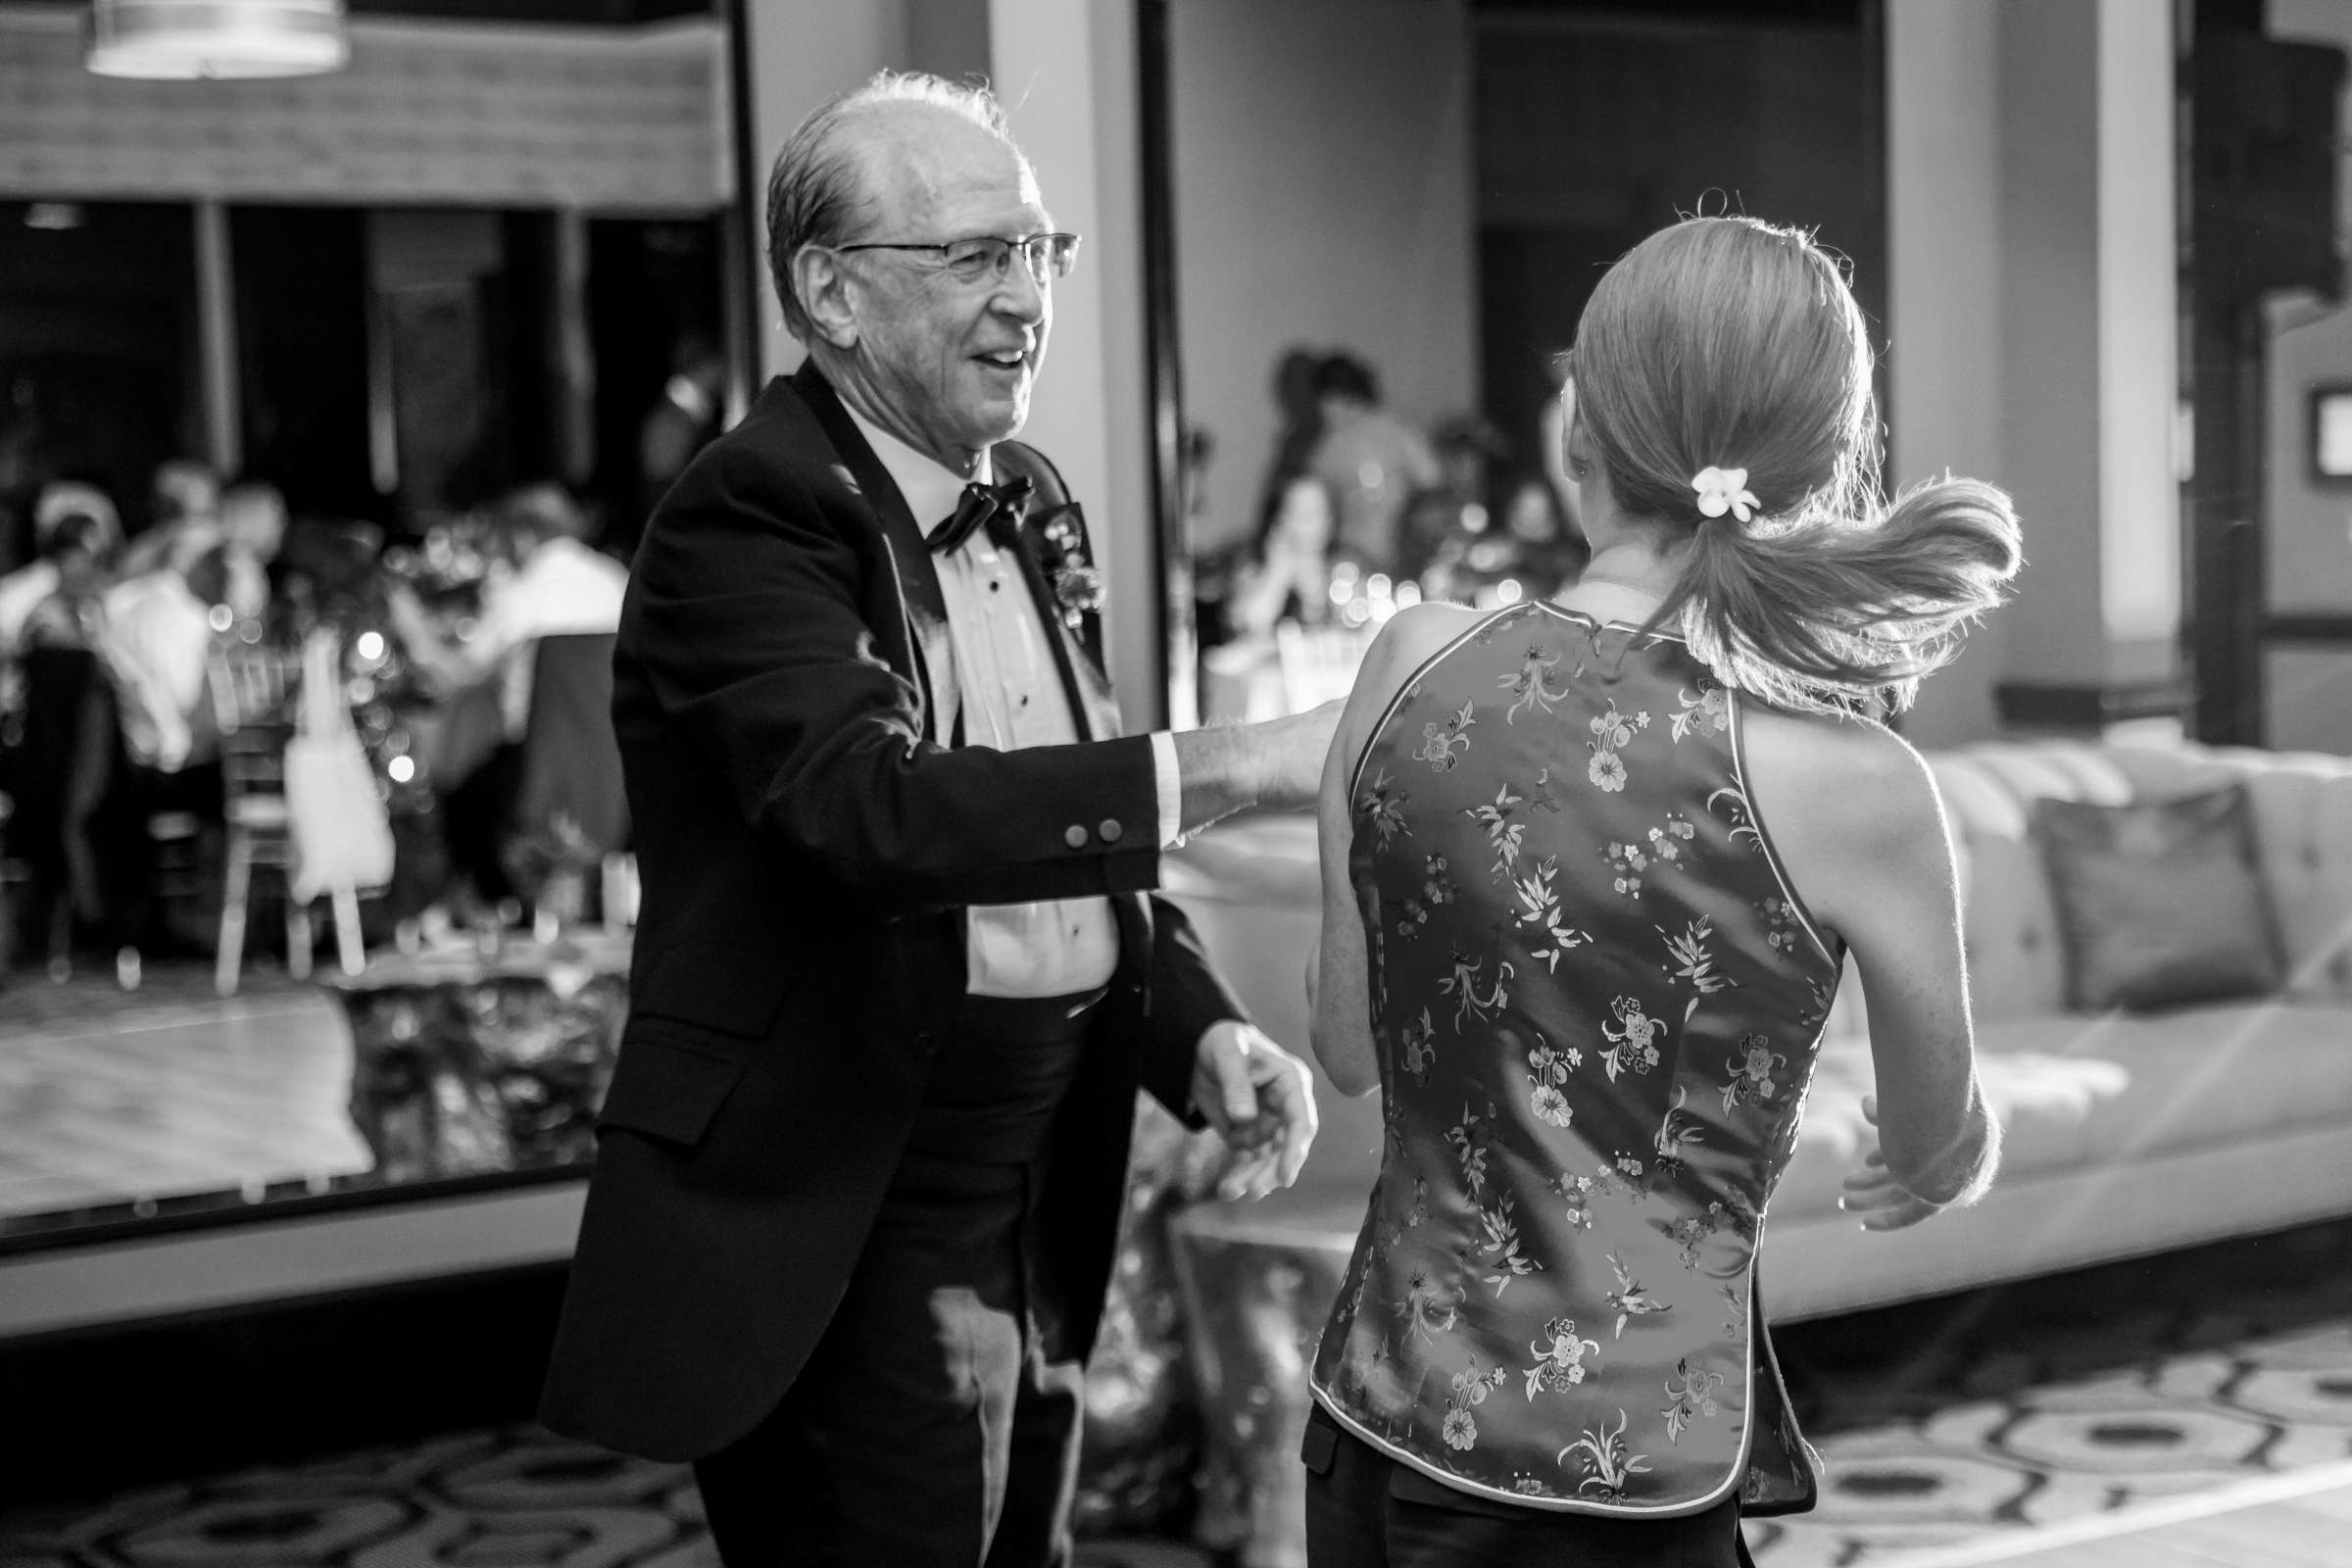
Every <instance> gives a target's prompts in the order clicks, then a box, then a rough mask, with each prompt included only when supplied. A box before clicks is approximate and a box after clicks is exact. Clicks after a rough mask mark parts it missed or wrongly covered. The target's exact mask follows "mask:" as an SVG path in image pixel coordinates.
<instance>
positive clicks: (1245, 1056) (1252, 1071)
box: [1193, 1018, 1315, 1199]
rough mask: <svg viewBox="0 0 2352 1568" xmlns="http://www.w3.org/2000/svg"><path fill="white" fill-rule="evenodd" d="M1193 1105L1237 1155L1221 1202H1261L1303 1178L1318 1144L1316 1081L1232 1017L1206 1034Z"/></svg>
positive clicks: (1221, 1184) (1221, 1188)
mask: <svg viewBox="0 0 2352 1568" xmlns="http://www.w3.org/2000/svg"><path fill="white" fill-rule="evenodd" d="M1193 1104H1194V1105H1195V1106H1197V1107H1198V1108H1199V1109H1200V1111H1201V1115H1203V1116H1205V1117H1207V1118H1208V1124H1209V1125H1210V1126H1211V1127H1214V1128H1215V1129H1216V1130H1217V1132H1218V1133H1219V1134H1220V1135H1221V1136H1222V1137H1223V1138H1224V1140H1225V1147H1226V1148H1227V1149H1228V1150H1229V1151H1230V1152H1231V1153H1230V1158H1229V1160H1228V1163H1227V1165H1226V1167H1225V1174H1224V1175H1223V1176H1221V1177H1219V1178H1218V1179H1217V1196H1218V1197H1219V1198H1224V1199H1236V1198H1263V1197H1265V1196H1266V1195H1267V1194H1268V1193H1270V1192H1273V1191H1275V1190H1276V1189H1278V1188H1283V1187H1288V1186H1290V1185H1291V1183H1293V1182H1295V1181H1297V1180H1298V1179H1299V1167H1300V1166H1302V1165H1304V1164H1305V1163H1306V1152H1307V1150H1308V1149H1309V1148H1310V1147H1311V1146H1312V1145H1313V1144H1314V1141H1315V1089H1314V1078H1313V1076H1312V1075H1311V1074H1310V1073H1309V1072H1308V1071H1307V1066H1306V1063H1305V1062H1303V1061H1300V1060H1299V1058H1298V1057H1297V1056H1294V1055H1292V1054H1290V1053H1289V1052H1287V1051H1285V1050H1283V1049H1282V1048H1281V1047H1280V1046H1278V1045H1276V1044H1275V1043H1274V1042H1273V1041H1271V1040H1269V1039H1267V1038H1266V1036H1265V1034H1264V1032H1263V1031H1261V1030H1260V1029H1258V1028H1257V1027H1256V1026H1255V1025H1253V1024H1246V1023H1242V1022H1240V1021H1239V1020H1237V1019H1232V1018H1228V1019H1225V1020H1224V1021H1223V1022H1221V1023H1215V1024H1211V1025H1210V1026H1209V1027H1208V1028H1207V1029H1206V1030H1205V1031H1203V1032H1202V1033H1201V1049H1200V1053H1199V1054H1198V1055H1197V1056H1196V1057H1195V1058H1194V1061H1193Z"/></svg>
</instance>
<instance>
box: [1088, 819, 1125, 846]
mask: <svg viewBox="0 0 2352 1568" xmlns="http://www.w3.org/2000/svg"><path fill="white" fill-rule="evenodd" d="M1126 831H1127V830H1126V829H1125V828H1123V827H1121V826H1120V825H1119V823H1118V820H1117V818H1115V817H1104V818H1103V825H1102V826H1101V827H1099V828H1097V829H1095V832H1096V833H1097V834H1098V835H1099V836H1100V837H1101V838H1102V840H1103V843H1105V844H1116V843H1118V842H1119V835H1120V834H1122V833H1124V832H1126Z"/></svg>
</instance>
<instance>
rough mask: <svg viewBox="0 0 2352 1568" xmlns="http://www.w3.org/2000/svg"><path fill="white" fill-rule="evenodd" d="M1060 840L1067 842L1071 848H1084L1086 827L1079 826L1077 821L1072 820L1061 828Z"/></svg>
mask: <svg viewBox="0 0 2352 1568" xmlns="http://www.w3.org/2000/svg"><path fill="white" fill-rule="evenodd" d="M1061 842H1062V843H1064V844H1067V845H1068V846H1069V847H1070V848H1071V849H1073V850H1083V849H1085V848H1086V829H1084V828H1082V827H1080V826H1079V825H1078V824H1077V823H1075V822H1072V823H1071V824H1070V825H1069V826H1068V827H1066V828H1064V829H1062V834H1061Z"/></svg>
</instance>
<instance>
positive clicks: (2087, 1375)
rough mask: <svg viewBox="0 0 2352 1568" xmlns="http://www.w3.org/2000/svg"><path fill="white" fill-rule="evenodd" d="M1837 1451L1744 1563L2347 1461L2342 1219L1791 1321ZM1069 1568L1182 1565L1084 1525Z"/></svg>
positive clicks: (507, 1488)
mask: <svg viewBox="0 0 2352 1568" xmlns="http://www.w3.org/2000/svg"><path fill="white" fill-rule="evenodd" d="M1781 1338H1782V1340H1783V1343H1784V1347H1785V1351H1786V1359H1787V1360H1788V1362H1789V1371H1790V1375H1791V1378H1792V1381H1793V1382H1794V1384H1795V1386H1796V1388H1797V1389H1799V1390H1800V1391H1802V1393H1801V1394H1800V1398H1801V1399H1802V1401H1803V1402H1804V1403H1805V1404H1806V1405H1808V1406H1809V1407H1810V1409H1809V1411H1808V1419H1809V1421H1810V1423H1811V1428H1812V1431H1813V1433H1814V1435H1815V1437H1816V1439H1817V1440H1818V1442H1819V1445H1820V1447H1821V1448H1822V1451H1823V1454H1824V1456H1825V1458H1826V1459H1827V1460H1828V1462H1829V1467H1830V1476H1829V1484H1828V1486H1827V1487H1826V1488H1825V1490H1824V1494H1823V1497H1822V1505H1821V1507H1820V1508H1819V1509H1818V1510H1816V1511H1815V1512H1814V1513H1812V1514H1810V1515H1806V1516H1803V1517H1801V1518H1798V1519H1792V1520H1780V1521H1762V1520H1758V1521H1752V1522H1750V1524H1749V1526H1748V1537H1749V1541H1750V1543H1751V1545H1752V1547H1753V1549H1754V1551H1755V1554H1756V1558H1757V1561H1758V1562H1759V1563H1760V1564H1761V1565H1762V1568H1849V1565H1863V1568H1898V1565H1899V1564H1900V1563H1901V1562H1902V1561H1903V1560H1904V1558H1905V1557H1906V1556H1911V1555H1915V1554H1916V1553H1918V1552H1919V1551H1921V1550H1935V1549H1937V1548H1944V1549H1949V1548H1951V1547H1953V1546H1954V1545H1955V1544H1989V1545H1997V1544H1999V1542H2000V1541H2001V1540H2002V1539H2004V1538H2008V1539H2023V1538H2026V1537H2028V1536H2030V1535H2031V1534H2032V1533H2033V1531H2034V1529H2035V1527H2037V1526H2042V1525H2047V1524H2051V1523H2054V1522H2057V1521H2062V1520H2080V1519H2082V1517H2083V1516H2085V1515H2091V1514H2109V1515H2116V1516H2119V1517H2126V1516H2128V1514H2129V1510H2131V1508H2132V1507H2133V1506H2134V1505H2135V1504H2144V1503H2148V1502H2153V1501H2163V1500H2167V1499H2172V1498H2177V1497H2179V1496H2181V1495H2185V1494H2189V1493H2193V1492H2197V1491H2202V1490H2205V1489H2211V1488H2216V1487H2225V1486H2229V1485H2231V1484H2233V1483H2240V1482H2245V1481H2248V1480H2250V1479H2254V1478H2260V1477H2264V1476H2270V1475H2276V1474H2278V1473H2282V1472H2287V1471H2292V1470H2295V1469H2298V1468H2303V1467H2309V1466H2315V1465H2322V1464H2328V1463H2331V1462H2340V1461H2342V1460H2344V1459H2345V1458H2347V1457H2348V1456H2352V1222H2345V1223H2338V1224H2335V1225H2329V1226H2315V1227H2308V1228H2306V1229H2304V1230H2301V1231H2296V1232H2289V1233H2286V1234H2284V1235H2283V1236H2279V1237H2271V1238H2257V1239H2252V1240H2247V1241H2241V1242H2234V1243H2229V1244H2225V1245H2223V1246H2218V1247H2210V1248H2203V1249H2199V1250H2194V1251H2187V1252H2180V1253H2174V1254H2170V1255H2169V1256H2167V1257H2165V1258H2161V1259H2155V1260H2150V1261H2146V1262H2140V1263H2131V1264H2119V1265H2111V1266H2110V1267H2108V1268H2105V1269H2100V1270H2093V1271H2087V1272H2085V1273H2082V1274H2076V1275H2070V1276H2066V1277H2064V1279H2063V1281H2062V1282H2060V1283H2059V1284H2058V1285H2056V1286H2053V1285H2051V1284H2050V1283H2049V1282H2040V1283H2035V1282H2027V1283H2026V1284H2023V1285H2019V1286H2012V1287H2007V1288H2003V1289H1998V1290H1991V1291H1984V1292H1978V1293H1974V1294H1972V1295H1969V1296H1963V1297H1955V1298H1949V1299H1943V1300H1939V1301H1933V1302H1922V1303H1916V1304H1914V1305H1911V1306H1907V1307H1902V1308H1896V1309H1892V1310H1890V1311H1887V1312H1880V1313H1872V1314H1867V1315H1863V1316H1857V1317H1853V1318H1847V1319H1837V1320H1828V1321H1824V1322H1818V1323H1809V1324H1800V1325H1797V1326H1795V1327H1793V1328H1792V1329H1790V1330H1789V1331H1787V1332H1786V1333H1785V1334H1784V1335H1782V1336H1781ZM716 1561H717V1559H716V1556H715V1554H714V1553H713V1552H712V1551H711V1546H710V1543H709V1539H708V1537H707V1535H706V1534H705V1532H704V1529H703V1526H702V1515H701V1503H700V1499H699V1498H698V1497H697V1495H696V1493H695V1489H694V1486H693V1482H692V1480H691V1478H690V1477H689V1475H688V1474H687V1472H686V1471H684V1470H683V1469H682V1468H680V1467H677V1466H671V1465H658V1464H649V1463H645V1462H642V1461H639V1460H633V1459H624V1458H620V1457H618V1456H615V1455H613V1454H610V1453H606V1452H604V1451H602V1450H601V1449H595V1448H590V1447H585V1446H580V1445H577V1444H572V1443H568V1442H564V1441H563V1440H560V1439H556V1438H553V1437H550V1436H549V1435H547V1434H546V1433H545V1432H542V1431H538V1430H536V1429H533V1428H528V1427H518V1428H513V1429H507V1430H502V1431H491V1432H471V1433H461V1434H457V1435H453V1436H448V1437H443V1438H439V1439H436V1440H433V1441H431V1442H429V1443H425V1444H421V1445H416V1446H404V1447H395V1448H386V1449H381V1450H374V1451H369V1452H364V1453H356V1454H349V1455H344V1456H341V1457H337V1458H332V1459H325V1460H320V1461H317V1462H314V1463H310V1464H305V1465H300V1466H297V1467H292V1468H286V1469H276V1470H268V1471H256V1472H249V1473H244V1474H236V1475H228V1476H221V1477H216V1478H213V1479H210V1480H205V1481H201V1482H193V1483H187V1484H181V1485H174V1486H169V1487H159V1488H153V1489H149V1490H146V1491H141V1492H136V1493H131V1494H126V1495H121V1496H117V1497H114V1498H111V1499H109V1500H107V1501H106V1502H104V1503H103V1504H101V1505H99V1506H96V1507H93V1508H82V1509H73V1510H50V1511H47V1512H42V1513H29V1514H17V1515H14V1516H11V1517H9V1518H6V1519H0V1568H216V1565H217V1568H526V1565H543V1568H715V1564H716ZM1082 1561H1083V1562H1084V1563H1085V1564H1086V1565H1087V1568H1200V1565H1203V1564H1205V1563H1206V1562H1207V1561H1208V1559H1207V1558H1205V1557H1204V1556H1201V1554H1198V1553H1196V1552H1193V1551H1191V1550H1189V1549H1188V1548H1186V1547H1184V1546H1182V1545H1180V1544H1174V1543H1157V1544H1153V1543H1132V1544H1128V1543H1097V1544H1093V1545H1091V1546H1090V1547H1089V1548H1088V1550H1087V1553H1086V1555H1085V1557H1084V1558H1083V1559H1082Z"/></svg>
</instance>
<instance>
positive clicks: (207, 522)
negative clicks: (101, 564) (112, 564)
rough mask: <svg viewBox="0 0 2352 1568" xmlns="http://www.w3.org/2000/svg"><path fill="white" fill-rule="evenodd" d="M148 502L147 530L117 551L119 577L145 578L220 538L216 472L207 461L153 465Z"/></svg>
mask: <svg viewBox="0 0 2352 1568" xmlns="http://www.w3.org/2000/svg"><path fill="white" fill-rule="evenodd" d="M149 503H150V506H149V516H150V518H151V520H150V521H149V523H148V525H147V528H146V530H145V531H144V532H142V533H140V534H138V535H137V536H135V537H134V538H132V539H131V541H130V543H129V545H128V547H127V548H125V549H124V551H123V565H122V571H123V576H125V577H139V576H144V575H146V574H147V573H149V572H151V571H154V570H156V569H157V568H158V567H160V566H163V565H164V564H166V563H167V562H170V561H172V560H174V559H176V560H178V561H180V562H182V563H186V562H188V561H192V560H194V559H195V555H196V554H199V553H201V552H202V551H203V550H204V549H206V548H209V547H210V546H212V545H213V544H215V543H218V542H219V537H220V527H221V476H220V475H219V474H217V473H215V472H214V471H213V470H212V469H211V468H210V467H208V466H206V465H204V464H201V463H198V462H197V461H195V460H194V459H193V458H173V459H172V460H171V461H170V462H168V463H163V464H159V465H157V466H156V470H155V479H154V481H153V483H152V486H151V489H150V494H149ZM191 541H194V543H193V544H191Z"/></svg>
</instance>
